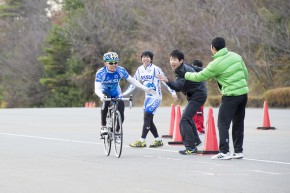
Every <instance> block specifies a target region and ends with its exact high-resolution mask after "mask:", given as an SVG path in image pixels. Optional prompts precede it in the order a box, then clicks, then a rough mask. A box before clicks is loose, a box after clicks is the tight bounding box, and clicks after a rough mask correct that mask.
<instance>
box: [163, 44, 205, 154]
mask: <svg viewBox="0 0 290 193" xmlns="http://www.w3.org/2000/svg"><path fill="white" fill-rule="evenodd" d="M183 61H184V54H183V53H182V52H181V51H180V50H173V51H172V52H171V54H170V65H171V68H172V69H173V70H175V71H176V70H179V71H184V72H195V70H194V68H193V67H191V66H190V65H187V64H184V63H183ZM158 78H159V79H160V80H162V81H164V82H165V83H166V84H167V85H168V86H169V87H170V88H171V89H173V90H175V91H176V92H182V93H183V94H184V95H185V96H186V97H187V101H188V104H187V105H186V107H185V109H184V111H183V114H182V116H181V120H180V124H179V126H180V133H181V137H182V140H183V144H184V146H185V148H186V149H185V150H181V151H179V153H180V154H183V155H190V154H195V153H196V152H197V148H196V147H197V146H198V145H200V144H201V140H200V139H199V136H198V133H197V130H196V126H195V124H194V122H193V119H192V117H193V116H194V114H195V113H196V112H197V110H198V109H199V108H200V107H201V106H202V105H203V104H204V103H205V101H206V98H207V90H206V86H205V82H191V81H187V80H185V79H184V78H183V77H179V76H177V75H176V79H175V81H171V80H169V79H168V78H167V77H165V76H163V75H158Z"/></svg>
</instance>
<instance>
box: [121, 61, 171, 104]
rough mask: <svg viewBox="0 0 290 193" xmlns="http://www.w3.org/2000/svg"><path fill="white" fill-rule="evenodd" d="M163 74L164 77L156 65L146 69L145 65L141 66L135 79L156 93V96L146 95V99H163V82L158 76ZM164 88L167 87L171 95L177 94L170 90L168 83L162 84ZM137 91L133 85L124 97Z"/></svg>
mask: <svg viewBox="0 0 290 193" xmlns="http://www.w3.org/2000/svg"><path fill="white" fill-rule="evenodd" d="M158 74H161V75H164V73H163V72H162V70H161V69H160V68H159V67H158V66H156V65H154V64H150V65H149V66H147V67H146V68H145V66H144V65H142V66H139V67H138V68H137V70H136V73H135V75H134V77H133V78H135V79H136V80H138V81H140V82H141V83H142V84H143V85H144V86H146V87H148V88H150V87H152V88H153V90H154V91H156V95H155V96H153V95H151V94H148V93H145V97H146V98H148V97H150V98H158V99H162V92H161V82H162V81H160V80H159V79H158V78H157V75H158ZM162 83H163V85H164V86H166V88H167V90H168V91H169V92H170V93H171V94H176V93H175V91H174V90H172V89H171V88H169V86H167V84H166V83H164V82H162ZM134 89H135V86H134V85H133V84H130V86H129V87H128V89H127V90H126V91H125V92H124V93H123V95H124V96H126V95H128V94H129V93H131V92H132V91H133V90H134Z"/></svg>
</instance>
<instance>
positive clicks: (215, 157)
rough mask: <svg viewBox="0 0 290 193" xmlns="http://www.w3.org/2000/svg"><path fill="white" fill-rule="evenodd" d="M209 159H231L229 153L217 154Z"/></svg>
mask: <svg viewBox="0 0 290 193" xmlns="http://www.w3.org/2000/svg"><path fill="white" fill-rule="evenodd" d="M211 159H221V160H229V159H232V157H231V155H230V153H229V152H228V153H226V154H225V153H219V154H216V155H214V156H212V157H211Z"/></svg>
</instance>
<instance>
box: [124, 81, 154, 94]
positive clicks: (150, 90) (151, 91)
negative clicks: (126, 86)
mask: <svg viewBox="0 0 290 193" xmlns="http://www.w3.org/2000/svg"><path fill="white" fill-rule="evenodd" d="M126 80H127V81H128V82H130V83H131V84H133V85H135V86H136V87H138V88H140V89H142V90H143V91H145V92H147V93H149V94H152V95H156V92H155V91H154V90H153V89H152V88H147V87H146V86H144V85H143V84H141V83H140V82H139V81H137V80H136V79H134V78H132V76H129V77H128V78H127V79H126Z"/></svg>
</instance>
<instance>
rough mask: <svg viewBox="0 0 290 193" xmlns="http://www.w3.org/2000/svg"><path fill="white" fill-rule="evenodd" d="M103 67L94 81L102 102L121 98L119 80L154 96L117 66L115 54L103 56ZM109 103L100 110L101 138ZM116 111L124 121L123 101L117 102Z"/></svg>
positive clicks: (149, 90) (104, 129)
mask: <svg viewBox="0 0 290 193" xmlns="http://www.w3.org/2000/svg"><path fill="white" fill-rule="evenodd" d="M103 60H104V67H102V68H101V69H99V70H98V71H97V73H96V79H95V93H96V95H98V97H100V100H101V101H103V100H104V98H106V97H108V98H118V97H122V92H121V87H120V84H119V82H120V80H121V79H122V78H125V79H126V80H127V81H128V82H130V83H131V84H133V85H135V86H137V87H138V88H140V89H142V90H143V91H145V92H146V93H148V94H149V93H150V94H153V95H156V92H155V91H154V90H153V89H152V88H148V87H146V86H144V85H142V84H141V83H140V82H138V81H137V80H135V79H134V78H132V77H131V76H130V75H129V74H128V72H127V70H126V69H125V68H123V67H121V66H118V62H119V56H118V54H117V53H115V52H108V53H105V54H104V56H103ZM109 105H110V102H109V101H107V102H105V106H104V109H101V124H102V127H101V136H102V134H104V133H106V132H107V129H106V115H107V112H108V107H109ZM118 110H119V111H120V114H121V118H122V122H123V121H124V110H125V105H124V101H119V103H118Z"/></svg>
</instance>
